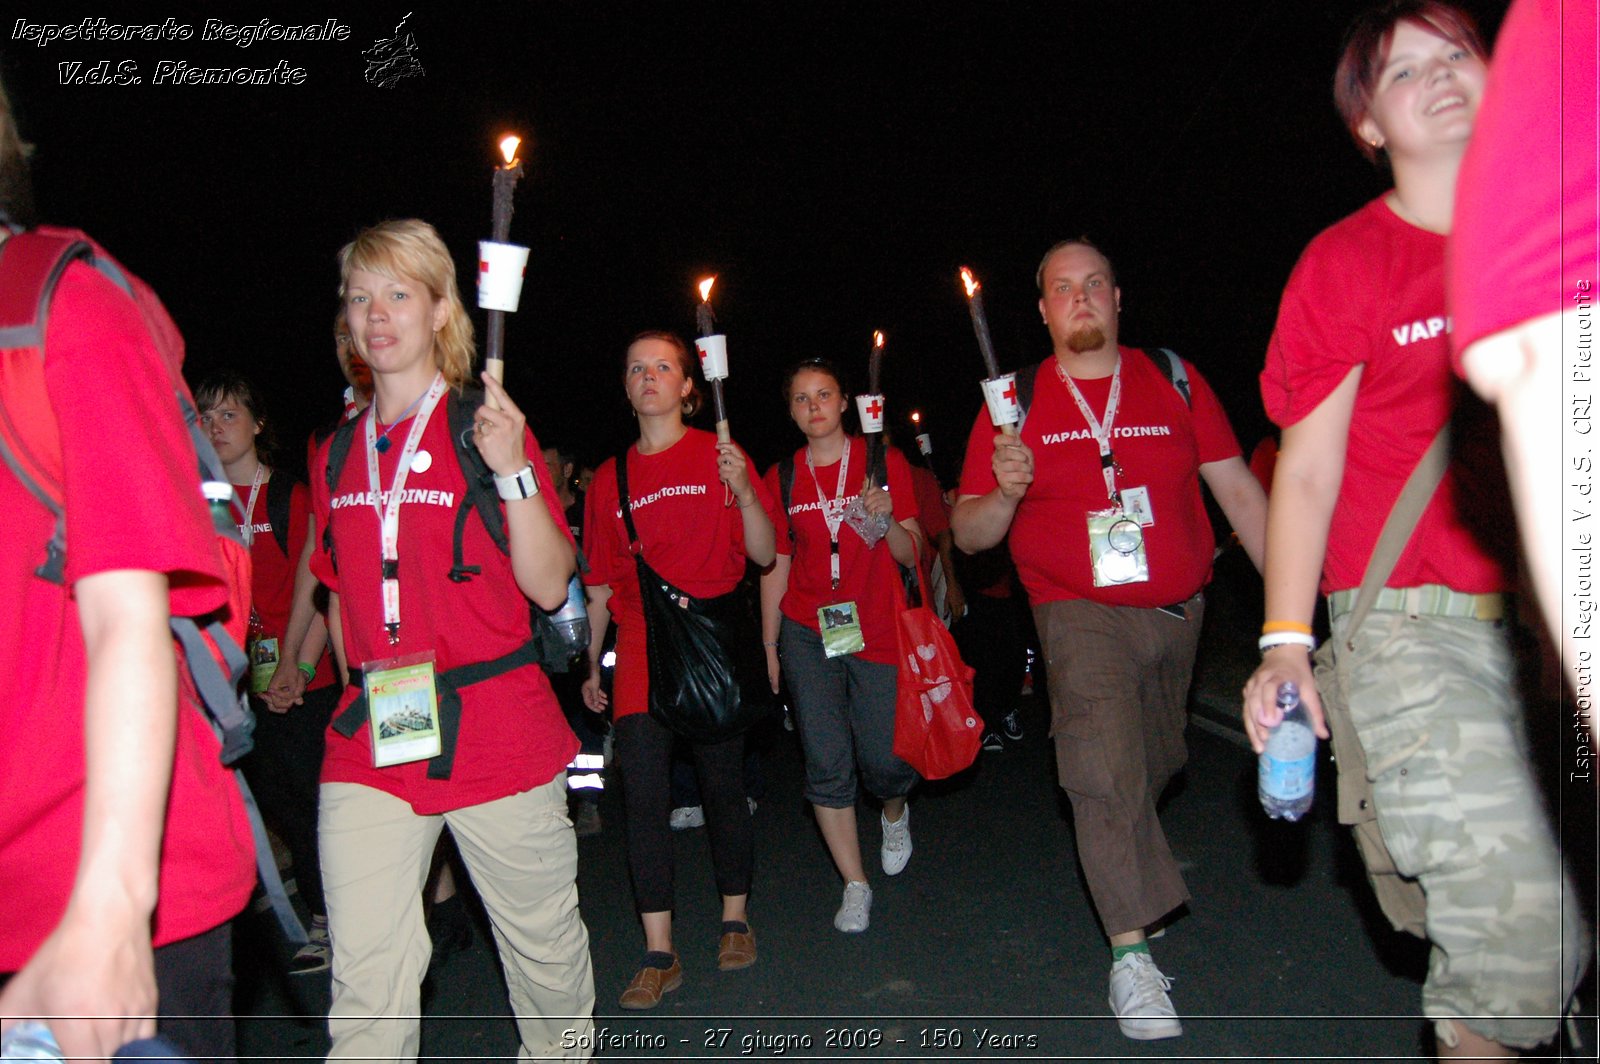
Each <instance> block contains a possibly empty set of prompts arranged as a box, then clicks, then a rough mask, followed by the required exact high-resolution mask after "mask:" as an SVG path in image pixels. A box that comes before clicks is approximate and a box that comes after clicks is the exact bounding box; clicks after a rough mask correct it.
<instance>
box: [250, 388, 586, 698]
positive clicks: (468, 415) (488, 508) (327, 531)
mask: <svg viewBox="0 0 1600 1064" xmlns="http://www.w3.org/2000/svg"><path fill="white" fill-rule="evenodd" d="M445 404H446V407H445V409H446V415H447V417H448V420H449V424H450V439H451V440H452V441H453V442H454V444H455V446H454V447H453V448H452V450H454V451H455V455H456V461H457V462H458V463H459V464H460V466H461V476H462V478H463V479H464V480H465V481H466V483H467V490H466V494H465V496H464V497H463V498H462V500H461V505H460V507H459V508H458V509H457V510H456V525H455V535H454V536H453V537H452V540H451V565H450V572H449V573H448V574H447V575H448V576H449V577H450V579H451V580H452V581H454V582H455V583H458V584H461V583H465V582H466V581H468V580H471V579H472V578H473V577H474V576H477V575H478V574H479V573H481V572H483V567H482V566H481V565H468V564H467V563H466V559H465V558H464V557H463V553H462V541H463V539H464V538H465V536H466V531H467V519H468V517H469V515H470V514H472V513H474V512H476V513H477V515H478V519H479V520H480V521H482V522H483V527H484V529H485V530H487V531H488V533H489V538H490V539H492V540H493V541H494V545H495V546H496V547H498V548H499V549H500V553H501V554H505V555H507V556H509V555H510V553H511V541H510V540H509V539H508V538H507V537H506V517H505V512H504V511H503V510H502V509H501V508H500V493H499V492H497V491H496V490H495V487H494V473H493V472H492V471H491V470H490V469H489V467H488V466H487V465H485V464H484V461H483V455H481V454H479V453H478V448H477V446H476V445H475V444H474V443H472V442H471V440H472V419H473V416H474V415H475V414H476V413H477V412H478V407H480V406H482V405H483V389H482V388H481V387H478V386H476V385H469V386H467V387H466V388H464V389H462V391H461V392H459V393H458V392H456V391H454V390H452V391H450V392H448V393H447V394H446V397H445ZM360 424H361V419H360V418H352V419H351V420H349V421H346V422H345V423H344V424H342V425H340V426H339V427H338V428H337V429H335V430H334V432H333V434H332V436H331V437H330V440H329V443H328V466H327V476H326V480H327V484H328V491H329V492H330V493H331V492H333V491H335V490H337V487H338V483H339V474H340V472H341V471H342V470H343V469H344V463H345V460H346V459H347V458H349V457H350V448H351V446H352V445H353V444H354V443H355V437H356V430H357V428H358V427H359V426H360ZM270 483H271V481H268V484H269V485H270ZM274 527H276V526H274ZM322 544H323V547H324V548H325V549H326V550H327V552H328V557H329V559H331V560H332V561H333V563H334V568H335V569H338V558H337V557H336V556H335V554H334V549H333V527H332V525H331V523H330V524H329V525H327V526H326V527H324V528H323V530H322ZM588 569H589V564H588V562H587V561H586V560H585V559H584V557H583V552H582V551H581V550H580V551H579V552H578V572H579V573H584V572H587V571H588ZM572 579H573V580H577V579H578V576H577V575H574V576H573V578H572ZM570 592H571V588H570V586H569V595H570ZM569 601H570V600H569ZM528 608H529V611H530V613H531V614H532V620H533V638H532V640H531V645H532V647H533V659H534V660H535V661H536V662H537V663H538V664H539V665H540V666H541V667H542V668H544V669H545V670H546V671H547V672H566V671H567V670H568V669H569V668H570V667H571V665H572V659H573V658H575V657H576V656H577V655H579V654H581V653H583V652H584V651H586V650H587V649H588V648H589V631H588V627H589V626H588V624H587V622H585V623H583V624H567V625H558V624H556V623H555V621H554V620H552V619H551V614H550V613H547V612H545V611H544V610H542V609H540V608H539V607H538V606H536V605H534V604H533V603H531V602H530V603H529V604H528ZM563 608H565V607H563ZM558 612H559V611H558Z"/></svg>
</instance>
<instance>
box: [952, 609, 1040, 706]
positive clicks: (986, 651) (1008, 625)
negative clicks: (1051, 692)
mask: <svg viewBox="0 0 1600 1064" xmlns="http://www.w3.org/2000/svg"><path fill="white" fill-rule="evenodd" d="M1025 610H1026V606H1024V604H1023V599H1022V598H1021V597H1020V596H1017V595H1012V596H1011V597H1009V598H990V597H989V596H988V595H977V594H974V595H970V596H968V598H967V615H966V616H965V617H963V618H961V620H959V621H957V622H956V624H955V627H953V628H951V629H950V634H951V635H953V636H955V639H956V646H957V647H958V648H960V650H961V660H963V661H965V662H966V663H967V664H968V665H971V666H972V668H973V670H974V671H975V672H976V675H975V676H974V677H973V679H972V701H973V704H974V706H975V708H976V709H977V710H978V715H979V716H980V717H982V718H983V727H984V730H985V731H991V732H997V731H999V730H1000V721H1001V718H1003V717H1004V716H1005V715H1006V714H1007V713H1009V712H1011V710H1012V708H1013V707H1015V706H1016V704H1017V695H1018V694H1019V693H1021V691H1022V678H1023V676H1025V675H1026V674H1027V672H1028V644H1027V639H1026V636H1025V634H1024V631H1025V630H1024V625H1025V624H1026V622H1027V615H1026V613H1025V612H1024V611H1025Z"/></svg>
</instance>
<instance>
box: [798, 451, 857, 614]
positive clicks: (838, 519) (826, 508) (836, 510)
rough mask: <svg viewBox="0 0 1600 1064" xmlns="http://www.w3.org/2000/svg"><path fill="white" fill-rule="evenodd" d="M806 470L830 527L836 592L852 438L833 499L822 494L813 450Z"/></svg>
mask: <svg viewBox="0 0 1600 1064" xmlns="http://www.w3.org/2000/svg"><path fill="white" fill-rule="evenodd" d="M806 468H807V469H808V470H810V471H811V483H812V484H814V485H816V488H817V504H818V505H819V506H821V507H822V522H823V524H825V525H827V526H828V578H829V580H830V581H831V583H830V584H829V586H830V587H832V588H833V589H834V590H835V591H837V590H838V589H839V573H840V568H839V529H840V527H841V526H842V525H843V524H844V489H845V474H846V473H847V471H848V470H849V468H850V437H848V436H846V437H845V440H844V453H843V454H841V455H840V456H839V483H838V485H837V486H835V488H834V489H833V498H831V499H830V498H828V497H827V496H826V495H824V494H822V482H821V481H819V480H818V479H817V467H816V463H814V462H812V460H811V450H810V448H807V449H806Z"/></svg>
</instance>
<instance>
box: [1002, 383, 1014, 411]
mask: <svg viewBox="0 0 1600 1064" xmlns="http://www.w3.org/2000/svg"><path fill="white" fill-rule="evenodd" d="M1000 398H1002V399H1004V400H1005V401H1006V405H1008V406H1016V405H1017V382H1016V381H1015V380H1011V381H1007V382H1006V390H1005V391H1003V392H1001V393H1000Z"/></svg>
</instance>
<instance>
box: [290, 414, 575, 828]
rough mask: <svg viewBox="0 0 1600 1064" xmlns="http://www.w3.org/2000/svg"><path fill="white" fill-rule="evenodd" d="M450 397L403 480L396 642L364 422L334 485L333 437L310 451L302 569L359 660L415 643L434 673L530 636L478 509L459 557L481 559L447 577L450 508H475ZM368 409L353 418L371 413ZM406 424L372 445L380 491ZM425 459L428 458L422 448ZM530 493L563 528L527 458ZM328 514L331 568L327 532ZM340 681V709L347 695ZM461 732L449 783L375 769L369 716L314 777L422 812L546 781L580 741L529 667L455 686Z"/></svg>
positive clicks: (538, 467) (544, 480)
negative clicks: (457, 578) (330, 595)
mask: <svg viewBox="0 0 1600 1064" xmlns="http://www.w3.org/2000/svg"><path fill="white" fill-rule="evenodd" d="M447 403H448V399H445V400H441V401H440V403H439V405H438V407H437V408H436V409H435V410H434V412H433V416H432V417H431V418H429V420H428V425H427V428H426V429H425V430H424V432H423V434H422V440H421V444H420V446H419V448H418V451H417V454H416V456H415V458H414V459H413V461H412V465H411V472H410V473H409V474H408V475H407V477H406V484H405V499H404V501H403V502H402V503H401V505H400V537H399V559H400V561H399V572H400V641H399V643H398V644H394V645H391V644H390V643H389V638H388V635H387V633H386V632H385V630H384V619H383V593H382V574H381V560H382V556H383V552H382V539H381V529H380V522H379V517H378V512H377V511H376V510H375V509H374V507H373V505H372V504H371V501H370V499H369V498H368V491H369V485H368V479H367V461H366V451H365V447H366V444H365V435H364V429H363V427H362V426H360V425H358V426H357V428H356V430H355V440H354V442H353V444H352V446H351V448H350V451H349V454H348V456H347V457H346V459H345V462H344V467H343V468H342V469H341V470H340V471H339V481H338V484H337V486H336V490H335V491H334V492H332V493H331V494H330V493H329V490H328V484H327V472H326V471H327V463H328V444H326V443H325V444H323V445H322V447H321V448H319V449H318V451H317V460H316V462H315V463H314V465H313V466H312V470H311V500H312V512H313V514H314V516H315V519H316V520H315V526H314V528H313V531H312V534H313V535H314V536H315V537H316V539H315V541H314V543H315V546H314V548H313V553H312V555H311V571H312V572H313V573H314V574H316V577H317V579H319V580H321V581H322V582H323V583H324V584H326V585H328V588H329V589H330V590H331V591H333V592H335V593H336V594H338V596H339V622H340V625H341V627H342V629H343V632H344V647H345V653H346V654H347V655H348V657H349V659H350V663H351V665H352V667H354V668H365V667H366V666H367V665H368V664H369V663H372V662H375V661H380V660H383V659H386V658H393V657H396V656H400V655H408V654H413V653H416V652H418V651H427V650H431V651H433V652H434V654H435V655H436V658H435V664H434V668H435V670H436V672H441V673H442V672H446V671H448V670H450V669H453V668H456V667H458V666H462V665H472V664H476V663H478V662H483V661H492V660H494V659H495V658H498V657H501V656H502V655H504V654H509V653H510V652H512V651H513V650H516V649H517V648H518V647H520V646H522V645H523V644H524V643H526V642H528V640H529V638H531V635H532V627H531V625H532V617H531V614H530V613H529V608H530V605H531V604H530V603H529V602H528V600H527V599H526V598H525V597H524V596H523V594H522V591H521V589H519V588H518V587H517V582H516V577H515V575H514V574H513V573H512V570H511V559H510V558H509V557H508V556H507V555H506V554H504V553H502V552H501V550H500V549H499V548H498V547H496V546H495V544H494V541H493V540H492V539H490V538H489V533H488V530H487V529H485V528H484V526H483V522H482V520H480V519H479V518H478V516H477V515H476V514H469V515H468V517H467V522H466V529H465V533H464V539H463V550H462V555H463V558H464V560H465V561H466V563H467V564H468V565H477V566H482V572H480V573H479V574H478V575H476V576H474V577H473V578H472V579H470V580H466V581H463V582H461V583H455V582H454V581H452V580H451V579H450V578H449V572H450V567H451V564H452V553H451V552H452V543H453V540H454V535H455V523H456V512H457V510H458V509H459V508H460V507H462V506H470V505H471V503H470V501H469V500H468V499H467V497H466V480H465V478H464V477H463V476H462V473H461V464H460V462H459V461H458V460H457V458H456V456H455V454H454V452H453V451H452V450H451V445H452V442H453V441H452V440H451V439H450V427H449V418H448V417H447V416H446V407H447ZM373 410H374V407H373V406H368V407H367V409H366V410H365V411H364V412H363V413H362V414H361V416H362V417H372V416H373ZM410 431H411V419H410V418H408V419H406V420H404V421H401V422H399V423H398V424H397V425H395V426H394V427H393V428H392V429H391V431H390V438H391V439H393V440H395V441H397V443H396V446H392V447H390V448H389V449H388V451H386V452H385V453H383V454H380V455H379V456H378V478H379V482H380V483H381V485H382V490H383V491H385V492H387V491H388V489H389V485H391V484H393V483H394V474H395V468H396V466H397V465H398V463H399V460H400V455H401V453H402V452H403V451H404V447H403V446H400V445H399V443H400V442H402V441H404V440H405V439H406V436H407V434H408V433H409V432H410ZM523 446H524V448H525V449H526V453H527V454H530V455H537V454H538V453H539V443H538V441H537V440H535V439H534V437H533V433H532V432H527V433H526V434H525V436H524V441H523ZM424 455H426V456H427V457H426V458H424V457H423V456H424ZM533 471H534V475H535V476H536V477H538V480H539V500H540V504H541V505H543V506H544V507H545V508H546V509H547V510H548V511H549V512H550V516H551V519H552V520H554V521H555V523H556V525H557V527H559V528H560V529H561V534H562V535H564V536H570V534H569V533H568V532H567V530H566V529H567V524H566V520H565V518H564V517H563V516H562V513H561V508H560V505H559V504H558V503H557V502H556V501H555V490H554V488H553V487H552V486H551V484H550V475H549V473H548V472H547V471H546V470H545V467H544V463H543V462H537V461H536V462H534V463H533ZM330 522H331V526H332V529H333V547H334V552H335V554H336V555H337V557H338V569H337V571H335V569H334V565H333V559H332V558H330V557H329V556H328V553H327V551H326V549H325V547H324V544H323V539H322V532H321V530H322V528H323V527H325V526H326V525H328V524H329V523H330ZM357 693H358V692H357V690H356V689H355V688H353V687H351V688H347V689H346V690H345V692H344V694H343V696H342V697H341V698H340V700H339V709H338V710H337V711H335V719H337V717H338V714H339V713H340V712H342V711H343V710H344V708H345V707H346V706H347V705H349V704H350V703H351V702H352V701H354V700H355V697H356V695H357ZM460 693H461V731H460V733H459V735H458V737H457V740H456V753H455V762H454V765H453V767H452V769H451V775H450V778H449V779H448V780H435V779H429V778H428V777H427V772H428V763H427V762H426V761H414V762H411V763H410V764H406V765H392V766H389V767H387V768H376V767H374V766H373V764H372V740H371V738H370V737H369V725H367V724H365V723H364V724H362V726H361V730H360V731H358V732H357V733H356V734H355V735H354V736H352V737H351V738H348V739H347V738H345V737H344V736H342V735H340V734H339V733H338V732H336V731H334V730H332V729H331V728H330V729H329V730H328V733H327V740H328V752H327V756H326V758H325V759H324V760H323V763H322V782H324V783H360V784H363V785H365V786H368V787H373V788H376V789H378V790H381V791H385V792H387V793H389V794H392V795H394V796H395V797H397V798H401V799H403V800H404V801H407V802H410V803H411V807H412V808H413V809H415V810H416V811H417V812H418V813H419V814H422V815H424V816H427V815H431V814H434V813H443V812H448V811H450V810H452V809H461V808H464V807H466V806H471V805H481V804H483V803H484V802H490V801H494V800H496V799H499V798H504V797H507V796H508V795H512V794H519V793H521V792H523V791H526V790H530V789H532V788H534V787H537V786H541V785H543V784H545V783H548V782H550V780H552V779H554V778H555V775H556V773H557V772H560V771H561V770H562V769H563V768H565V767H566V765H567V762H569V761H571V760H572V755H573V754H574V753H576V752H577V750H578V740H577V739H576V738H575V737H574V736H573V734H572V729H570V728H569V727H567V723H566V720H565V718H564V717H563V716H562V713H561V707H560V705H558V704H557V702H556V698H555V695H554V694H553V693H552V692H551V690H550V681H549V680H548V679H547V678H546V677H545V674H544V670H543V669H541V668H539V666H538V665H524V666H522V667H521V668H518V669H514V670H512V671H511V672H507V673H502V674H501V675H499V676H496V677H494V678H492V679H489V680H485V681H483V682H482V683H477V684H473V685H472V686H470V687H463V688H461V689H460Z"/></svg>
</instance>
